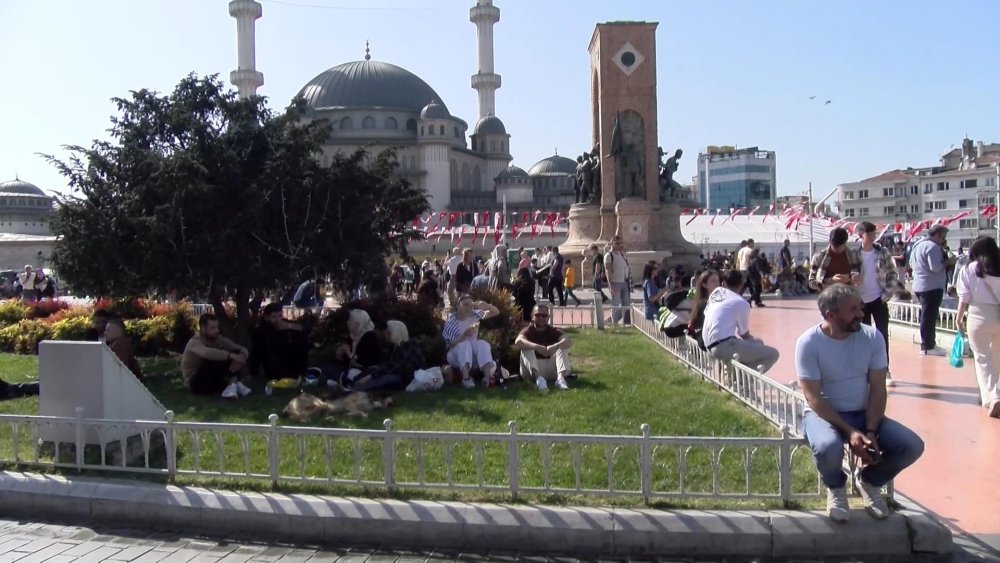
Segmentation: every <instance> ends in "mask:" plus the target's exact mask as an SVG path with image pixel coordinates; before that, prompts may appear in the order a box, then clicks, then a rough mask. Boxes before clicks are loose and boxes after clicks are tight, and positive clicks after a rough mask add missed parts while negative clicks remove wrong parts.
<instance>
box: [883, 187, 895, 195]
mask: <svg viewBox="0 0 1000 563" xmlns="http://www.w3.org/2000/svg"><path fill="white" fill-rule="evenodd" d="M894 195H896V193H895V191H894V190H893V189H892V188H882V197H892V196H894Z"/></svg>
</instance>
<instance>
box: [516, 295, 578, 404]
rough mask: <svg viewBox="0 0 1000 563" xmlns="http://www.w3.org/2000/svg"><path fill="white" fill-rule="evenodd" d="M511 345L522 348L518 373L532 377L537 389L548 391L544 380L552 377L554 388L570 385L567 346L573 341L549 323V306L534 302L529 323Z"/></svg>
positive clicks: (564, 387)
mask: <svg viewBox="0 0 1000 563" xmlns="http://www.w3.org/2000/svg"><path fill="white" fill-rule="evenodd" d="M514 346H516V347H517V349H518V350H520V351H521V377H522V378H524V379H528V378H529V377H530V378H534V380H535V385H536V386H537V387H538V390H539V391H548V389H549V384H548V383H547V381H546V380H548V379H552V378H555V380H556V388H557V389H563V390H566V389H569V385H566V378H567V377H569V353H568V352H567V350H569V348H570V346H572V343H571V342H570V340H569V337H567V336H566V334H564V333H563V331H561V330H559V329H558V328H556V327H554V326H552V325H550V324H549V306H548V305H546V304H544V303H539V304H537V305H535V309H534V311H532V315H531V324H529V325H528V326H527V327H525V329H524V330H522V331H521V333H520V334H518V335H517V340H515V341H514Z"/></svg>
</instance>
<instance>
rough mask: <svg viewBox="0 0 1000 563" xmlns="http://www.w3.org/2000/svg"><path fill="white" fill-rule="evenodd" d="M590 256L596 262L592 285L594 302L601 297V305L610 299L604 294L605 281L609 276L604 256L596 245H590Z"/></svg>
mask: <svg viewBox="0 0 1000 563" xmlns="http://www.w3.org/2000/svg"><path fill="white" fill-rule="evenodd" d="M590 256H591V257H592V258H593V260H594V269H593V270H594V272H593V273H594V279H593V283H592V286H593V288H594V300H595V301H596V300H597V298H598V297H600V298H601V303H607V302H608V299H610V297H608V296H607V295H606V294H605V293H604V279H605V277H606V276H607V272H605V270H604V255H603V254H601V249H600V248H598V247H597V245H596V244H592V245H590Z"/></svg>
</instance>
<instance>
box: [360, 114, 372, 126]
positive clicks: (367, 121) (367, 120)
mask: <svg viewBox="0 0 1000 563" xmlns="http://www.w3.org/2000/svg"><path fill="white" fill-rule="evenodd" d="M361 128H362V129H374V128H375V118H374V117H372V116H370V115H369V116H366V117H365V118H364V120H363V121H362V122H361Z"/></svg>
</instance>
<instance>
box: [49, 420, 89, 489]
mask: <svg viewBox="0 0 1000 563" xmlns="http://www.w3.org/2000/svg"><path fill="white" fill-rule="evenodd" d="M74 412H75V413H76V421H74V423H73V426H74V427H75V429H76V452H75V453H76V471H77V472H78V473H79V472H80V471H81V470H83V448H84V447H86V441H85V440H84V432H83V407H76V409H74ZM56 461H57V462H58V461H59V460H56Z"/></svg>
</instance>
